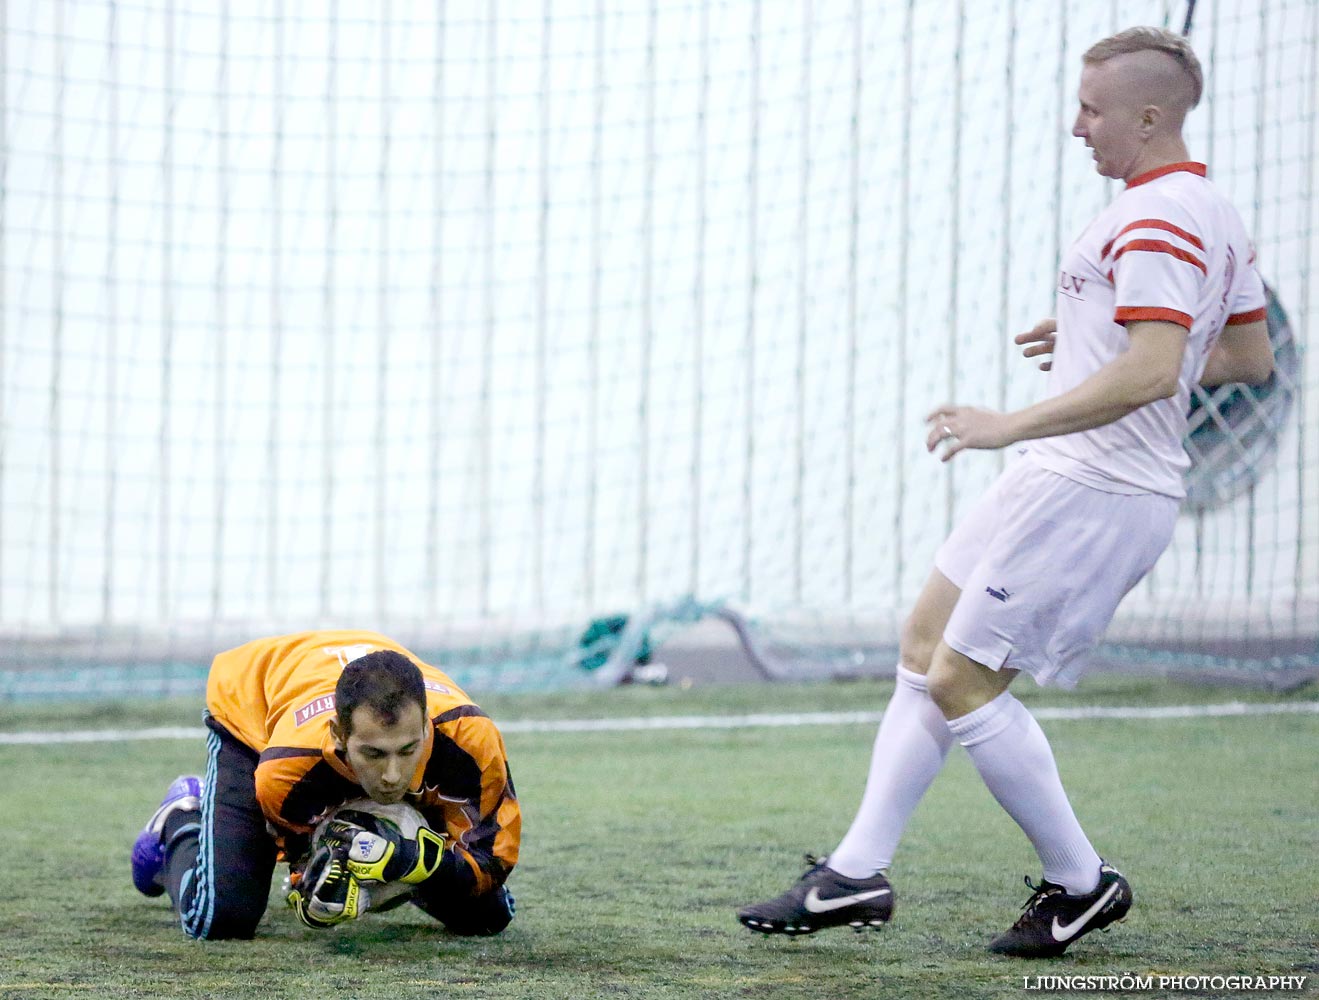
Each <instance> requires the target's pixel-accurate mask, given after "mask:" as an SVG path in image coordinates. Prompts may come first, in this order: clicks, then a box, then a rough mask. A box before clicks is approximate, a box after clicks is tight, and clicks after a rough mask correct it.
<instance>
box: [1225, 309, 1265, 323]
mask: <svg viewBox="0 0 1319 1000" xmlns="http://www.w3.org/2000/svg"><path fill="white" fill-rule="evenodd" d="M1268 317H1269V310H1268V308H1267V307H1264V306H1261V307H1260V308H1258V309H1252V310H1251V311H1250V312H1248V313H1236V314H1235V315H1233V316H1229V317H1228V318H1227V325H1228V326H1241V325H1242V324H1245V323H1258V322H1259V321H1260V320H1263V319H1268Z"/></svg>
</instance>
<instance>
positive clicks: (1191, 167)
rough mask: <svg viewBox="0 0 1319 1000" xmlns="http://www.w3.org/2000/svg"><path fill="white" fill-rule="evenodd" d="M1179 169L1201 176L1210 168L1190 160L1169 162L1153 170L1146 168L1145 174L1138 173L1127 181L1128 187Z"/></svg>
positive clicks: (1173, 172)
mask: <svg viewBox="0 0 1319 1000" xmlns="http://www.w3.org/2000/svg"><path fill="white" fill-rule="evenodd" d="M1179 170H1185V171H1186V172H1187V173H1188V174H1196V175H1197V176H1200V177H1203V176H1205V174H1207V173H1209V168H1208V167H1206V166H1205V165H1204V164H1203V163H1193V162H1191V161H1189V160H1188V161H1187V162H1185V163H1169V164H1168V165H1167V166H1163V167H1155V168H1154V169H1153V170H1146V171H1145V172H1144V173H1143V174H1137V175H1136V176H1135V177H1133V178H1131V180H1129V181H1127V187H1129V188H1134V187H1135V186H1136V185H1137V184H1145V183H1147V182H1148V181H1152V180H1156V179H1158V178H1160V177H1164V176H1166V175H1168V174H1175V173H1177V172H1178V171H1179Z"/></svg>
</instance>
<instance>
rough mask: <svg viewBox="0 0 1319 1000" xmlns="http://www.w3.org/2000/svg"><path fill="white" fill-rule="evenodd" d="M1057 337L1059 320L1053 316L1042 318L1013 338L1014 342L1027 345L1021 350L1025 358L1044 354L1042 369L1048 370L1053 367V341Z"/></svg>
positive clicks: (1041, 363)
mask: <svg viewBox="0 0 1319 1000" xmlns="http://www.w3.org/2000/svg"><path fill="white" fill-rule="evenodd" d="M1057 337H1058V321H1057V320H1056V319H1054V318H1053V317H1052V316H1051V317H1049V318H1048V319H1042V320H1040V321H1039V322H1038V323H1036V324H1035V326H1034V327H1032V328H1031V329H1029V330H1027V331H1026V332H1025V333H1019V334H1017V335H1016V336H1015V337H1013V338H1012V342H1013V343H1014V344H1025V345H1027V346H1026V347H1025V348H1023V349H1022V352H1021V356H1022V357H1023V358H1038V357H1040V356H1041V355H1044V356H1045V357H1044V360H1043V361H1041V362H1040V371H1042V372H1047V371H1048V370H1049V369H1050V368H1052V367H1053V360H1052V358H1053V343H1054V341H1055V340H1056V339H1057Z"/></svg>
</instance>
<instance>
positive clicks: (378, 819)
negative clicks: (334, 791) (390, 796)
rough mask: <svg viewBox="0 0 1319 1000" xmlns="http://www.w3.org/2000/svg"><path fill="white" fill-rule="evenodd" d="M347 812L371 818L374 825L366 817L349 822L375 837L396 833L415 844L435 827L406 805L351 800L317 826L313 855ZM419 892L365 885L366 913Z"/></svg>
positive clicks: (402, 884) (396, 884)
mask: <svg viewBox="0 0 1319 1000" xmlns="http://www.w3.org/2000/svg"><path fill="white" fill-rule="evenodd" d="M345 812H356V813H361V814H365V815H366V816H368V817H370V823H364V822H362V816H360V815H359V816H357V817H345V818H348V819H350V821H351V822H355V823H358V824H360V825H361V826H364V827H366V828H367V829H368V830H370V831H371V832H372V833H382V832H384V831H386V830H392V831H393V832H395V833H398V834H402V835H403V836H404V837H407V838H409V839H411V840H416V838H417V831H418V830H429V829H431V825H430V824H429V823H427V822H426V817H425V816H423V815H422V814H421V813H420V812H419V811H418V810H417V809H415V808H413V807H412V806H410V805H408V804H407V803H406V802H390V803H384V802H377V801H375V800H374V799H351V800H350V801H348V802H345V803H344V804H343V805H341V806H339V807H338V808H337V809H332V810H331V811H330V812H328V813H326V814H325V816H324V818H322V819H321V821H320V823H319V824H317V826H316V832H315V833H313V834H312V840H311V842H312V850H313V851H315V850H316V848H318V847H320V846H321V843H322V841H323V839H324V836H325V830H326V828H327V827H328V826H329V824H330V822H331V821H332V820H333V819H334V818H335V817H336V816H341V814H343V813H345ZM416 889H417V887H416V886H415V885H409V884H408V883H406V882H386V883H381V882H364V883H362V885H361V891H362V892H363V893H364V894H365V896H366V900H365V905H364V906H363V907H362V911H363V912H367V911H370V910H379V909H381V908H382V907H383V906H384V905H385V904H386V903H388V902H390V901H391V900H394V899H397V898H398V897H399V896H403V895H406V894H409V893H412V892H415V891H416Z"/></svg>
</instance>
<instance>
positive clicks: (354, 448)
mask: <svg viewBox="0 0 1319 1000" xmlns="http://www.w3.org/2000/svg"><path fill="white" fill-rule="evenodd" d="M1184 7H1185V5H1184V4H1168V3H1151V2H1139V3H1138V2H1113V3H1108V4H1096V3H1089V2H1085V3H1083V2H1081V0H1067V2H1064V3H1057V4H1047V5H1040V4H1026V3H1022V2H1003V0H1000V2H988V3H975V4H972V3H966V2H962V3H958V4H956V5H954V4H943V3H939V4H935V3H922V2H914V0H912V2H892V0H890V2H886V3H881V4H875V3H861V2H853V3H825V2H821V0H815V2H812V0H804V2H802V3H799V4H791V5H789V4H765V3H760V2H754V0H750V2H740V3H731V4H730V3H715V2H713V0H689V2H684V3H675V4H662V5H661V4H658V3H654V2H652V3H648V4H646V3H635V4H631V3H629V4H618V3H611V4H604V3H600V2H592V3H569V2H564V0H545V2H544V3H543V4H497V3H489V2H483V3H472V4H443V5H438V6H432V5H411V4H403V3H397V2H388V0H386V2H382V3H380V4H378V5H375V6H373V7H372V9H371V10H370V11H369V12H367V11H365V9H364V8H362V7H361V6H359V5H352V4H345V3H336V2H334V0H331V2H329V3H324V2H317V3H311V2H305V3H300V2H296V0H277V2H275V3H273V4H272V3H262V4H256V3H249V2H232V3H227V4H222V5H212V4H191V3H186V2H182V0H170V2H166V0H152V2H147V0H143V2H136V3H128V2H111V0H102V2H79V3H72V2H67V0H53V2H51V3H44V4H30V5H22V4H20V5H14V4H7V5H3V6H0V19H2V20H0V39H2V45H3V48H2V51H3V54H4V60H3V63H4V69H3V77H2V79H3V83H2V84H0V86H2V87H3V90H0V106H2V110H3V114H0V178H2V180H3V183H2V184H0V283H2V284H0V291H2V292H3V295H0V298H2V299H3V307H2V308H0V418H2V421H0V515H2V516H0V637H2V638H3V642H4V649H5V652H4V656H3V667H4V669H3V671H0V698H2V697H6V696H20V695H35V694H42V693H46V694H49V693H58V692H88V691H93V690H101V689H104V690H109V689H112V688H113V689H116V690H118V689H123V690H131V691H136V692H143V691H170V690H174V689H176V688H177V687H179V686H183V687H188V686H193V687H195V685H196V684H197V683H198V679H199V678H200V677H201V676H203V674H204V670H205V667H206V664H207V663H208V661H209V658H210V656H211V655H212V654H213V653H214V652H215V651H216V650H217V649H219V648H223V647H224V646H225V645H228V644H232V643H237V642H241V641H244V640H246V639H247V638H250V637H251V636H253V635H256V634H266V633H270V632H275V631H281V630H286V629H287V630H293V629H304V628H311V627H316V626H338V627H342V626H360V627H369V628H376V629H379V630H381V631H385V632H388V633H390V634H392V635H394V636H395V637H397V638H399V639H401V640H403V641H405V642H408V643H410V644H411V645H413V646H414V647H415V648H416V649H417V650H418V651H419V652H424V653H430V654H431V655H434V656H435V657H436V658H437V659H439V660H440V661H441V662H444V663H445V664H446V665H448V666H449V667H450V668H451V669H452V670H453V671H454V672H455V673H456V674H458V675H459V678H460V679H461V680H463V681H464V682H466V683H469V684H471V685H473V686H474V687H477V688H480V689H490V688H494V687H553V686H560V685H564V684H571V683H577V682H581V681H583V679H584V678H586V677H587V676H588V675H591V673H592V672H590V671H584V670H583V669H581V666H580V664H581V662H582V661H583V660H584V659H585V660H587V661H589V662H590V663H595V662H597V660H598V656H597V655H596V654H598V653H599V652H600V651H601V649H614V648H615V647H614V646H612V645H610V644H611V643H616V642H617V641H618V640H619V639H620V637H622V635H623V633H622V632H620V631H618V630H612V631H611V630H603V631H601V630H599V629H597V630H596V632H594V633H592V632H591V628H592V624H593V623H598V622H599V621H601V620H602V619H603V618H606V617H608V616H619V615H622V616H624V617H625V618H627V617H631V618H633V619H634V620H636V621H639V622H644V623H645V625H646V628H647V630H648V635H647V639H648V641H649V642H651V643H652V644H653V643H655V642H658V641H659V640H661V639H662V638H663V637H664V635H666V634H669V633H670V632H672V631H673V630H675V629H678V628H681V627H683V626H685V625H687V624H689V623H691V622H693V621H695V620H697V619H699V618H701V617H704V616H708V615H719V614H731V615H735V616H736V618H737V620H738V621H740V622H742V623H746V624H749V628H750V632H749V633H748V634H750V635H752V636H753V637H755V638H756V639H757V640H758V641H759V642H760V644H761V648H763V649H766V650H768V649H771V648H772V649H774V650H775V651H776V652H775V653H774V654H773V657H772V658H774V659H776V661H777V662H779V663H780V664H786V666H785V668H784V669H785V670H786V671H787V672H792V671H793V670H794V669H795V670H797V671H798V672H809V670H810V669H811V668H810V666H809V664H811V663H813V662H816V661H820V660H823V661H825V662H830V663H832V662H838V661H841V662H859V661H858V657H863V654H864V653H865V651H868V650H885V649H887V648H889V647H891V646H892V645H893V643H894V641H895V637H896V632H897V627H898V623H899V620H900V616H901V615H902V614H903V612H904V609H905V608H906V607H908V606H909V605H910V602H911V600H912V599H913V597H914V596H915V593H916V592H917V590H918V588H919V587H920V585H921V583H922V582H923V580H924V576H925V574H926V573H927V572H928V568H929V565H930V562H931V557H932V555H933V551H934V549H935V547H936V546H937V545H938V543H939V542H940V541H941V540H942V538H943V536H944V534H945V533H946V531H947V530H948V528H949V527H950V526H951V524H952V523H953V522H954V521H955V519H956V518H957V516H958V514H959V513H960V512H961V511H962V510H963V509H964V508H965V506H966V504H968V503H969V502H970V501H971V500H973V499H974V498H975V497H976V496H977V495H978V494H979V493H980V492H982V491H983V490H984V489H985V488H986V486H987V485H988V483H989V482H990V481H991V480H992V479H993V477H994V476H995V475H996V474H997V473H998V471H999V470H1000V469H1001V466H1002V457H1001V456H998V455H993V454H971V453H968V454H965V455H963V456H962V457H961V458H959V460H958V461H957V462H955V463H953V464H952V465H951V466H949V467H944V466H940V465H939V463H937V462H934V461H932V460H931V459H930V458H929V457H928V456H927V455H925V454H924V450H923V445H922V431H921V428H922V417H923V415H924V413H925V412H926V411H927V410H928V409H929V408H930V407H931V406H933V405H935V404H937V403H939V402H943V401H946V400H948V399H955V400H958V401H962V402H980V403H983V404H986V405H990V406H996V407H1017V406H1021V405H1025V404H1026V403H1029V402H1031V401H1033V400H1034V399H1036V398H1038V396H1039V394H1040V391H1041V388H1042V386H1041V383H1040V380H1039V376H1038V373H1036V372H1035V371H1034V370H1033V368H1032V367H1031V366H1030V365H1029V364H1028V363H1026V362H1023V361H1021V360H1020V359H1017V358H1015V357H1014V354H1013V351H1014V349H1013V348H1012V347H1011V344H1010V338H1011V335H1012V334H1013V333H1014V332H1016V331H1018V330H1021V329H1025V328H1027V327H1029V326H1030V325H1032V324H1033V323H1034V321H1035V320H1036V319H1038V318H1039V317H1041V316H1044V315H1047V314H1048V313H1049V311H1050V310H1051V302H1052V294H1053V291H1052V286H1053V278H1052V276H1053V275H1054V274H1055V273H1056V263H1057V260H1058V258H1059V254H1060V251H1061V249H1062V248H1064V247H1065V246H1066V244H1067V243H1068V242H1069V241H1070V239H1071V238H1072V237H1073V236H1074V235H1075V233H1077V232H1078V231H1079V229H1080V227H1081V226H1082V225H1084V223H1085V222H1086V221H1088V219H1089V218H1090V217H1091V216H1092V215H1093V214H1094V213H1095V212H1096V211H1097V210H1098V209H1099V208H1100V207H1102V206H1103V205H1104V204H1105V203H1106V201H1107V200H1108V199H1109V198H1111V197H1112V196H1113V195H1114V193H1115V190H1114V188H1113V186H1112V185H1111V184H1106V183H1105V182H1104V181H1102V180H1100V179H1098V178H1096V176H1095V175H1094V172H1093V168H1092V166H1091V164H1090V162H1089V160H1088V158H1087V157H1086V156H1084V155H1083V153H1084V151H1083V150H1082V149H1081V148H1080V144H1079V143H1078V142H1077V141H1076V140H1073V139H1071V138H1070V137H1069V136H1068V129H1069V127H1070V122H1071V117H1072V109H1073V106H1074V90H1075V82H1076V75H1077V72H1078V69H1079V65H1080V63H1079V57H1080V53H1081V52H1082V51H1084V49H1085V48H1086V47H1088V45H1089V44H1090V43H1091V42H1093V41H1095V40H1096V39H1098V38H1100V37H1102V36H1104V35H1106V34H1109V33H1111V32H1113V31H1114V30H1117V29H1119V28H1121V27H1124V26H1127V25H1129V24H1133V23H1154V24H1170V23H1171V24H1173V25H1174V26H1177V27H1180V19H1181V17H1182V16H1183V14H1184ZM1192 40H1193V42H1194V43H1195V45H1196V47H1197V49H1198V51H1199V52H1200V53H1201V55H1202V58H1203V61H1204V63H1205V67H1206V75H1207V78H1208V88H1207V93H1206V99H1205V102H1204V103H1203V104H1202V106H1201V107H1200V109H1199V110H1197V111H1196V112H1195V114H1194V115H1193V117H1192V120H1191V122H1190V127H1189V136H1188V139H1189V145H1190V147H1191V149H1192V150H1193V151H1194V152H1195V155H1197V156H1201V155H1202V156H1203V158H1204V159H1206V160H1208V162H1209V163H1210V165H1211V171H1212V177H1213V178H1214V180H1215V181H1216V182H1217V183H1218V184H1219V185H1220V186H1221V187H1223V188H1224V189H1225V190H1226V191H1227V193H1228V194H1229V195H1230V196H1231V197H1232V198H1233V200H1234V201H1235V203H1236V204H1237V205H1238V206H1239V207H1240V209H1241V210H1242V214H1243V216H1244V218H1245V219H1246V222H1247V225H1248V227H1249V228H1250V229H1251V231H1252V233H1253V234H1254V236H1255V239H1256V243H1257V248H1258V252H1259V259H1260V267H1261V270H1262V272H1263V273H1264V274H1265V276H1266V279H1267V280H1268V281H1269V283H1270V285H1271V287H1272V289H1273V290H1274V292H1275V294H1276V309H1275V312H1276V314H1277V316H1285V318H1286V329H1287V331H1288V334H1289V336H1290V338H1291V339H1290V341H1289V343H1291V345H1292V350H1291V355H1290V365H1289V367H1288V368H1287V370H1286V372H1285V379H1286V383H1285V385H1281V383H1280V384H1279V385H1280V386H1281V387H1279V385H1275V386H1274V387H1273V389H1270V390H1269V391H1267V392H1265V393H1262V394H1254V395H1251V396H1250V398H1249V399H1245V398H1242V397H1241V395H1240V394H1239V393H1238V396H1237V397H1236V398H1237V399H1238V402H1239V403H1240V404H1241V406H1239V407H1238V409H1242V410H1243V411H1245V412H1247V413H1249V414H1254V415H1255V417H1256V418H1258V419H1254V420H1253V421H1251V420H1244V421H1239V420H1238V418H1236V417H1232V416H1231V415H1230V413H1227V414H1226V415H1224V416H1221V417H1218V416H1215V417H1214V418H1210V417H1209V416H1208V412H1209V411H1212V412H1213V414H1215V415H1218V414H1219V412H1220V410H1223V411H1225V413H1226V411H1227V410H1229V409H1230V408H1228V407H1223V406H1220V405H1219V404H1221V403H1223V402H1224V400H1225V398H1226V397H1223V398H1220V399H1219V400H1218V402H1217V403H1214V402H1212V401H1210V402H1209V405H1208V409H1207V410H1206V416H1205V417H1204V420H1202V421H1201V422H1202V423H1203V422H1206V421H1207V422H1208V424H1210V425H1211V427H1210V430H1212V431H1215V432H1216V435H1217V436H1213V435H1210V436H1208V437H1205V436H1203V435H1202V438H1201V439H1200V440H1199V441H1198V442H1193V443H1192V449H1191V450H1192V452H1193V454H1194V455H1195V457H1196V460H1197V472H1196V475H1198V476H1199V477H1200V479H1199V480H1197V483H1198V484H1199V486H1200V490H1201V492H1200V493H1199V494H1197V495H1193V502H1192V503H1190V504H1188V506H1187V509H1186V512H1185V514H1184V516H1183V517H1182V519H1181V521H1180V523H1179V526H1178V529H1177V534H1176V537H1175V540H1174V542H1173V544H1172V546H1171V548H1170V550H1169V551H1168V553H1167V554H1166V555H1165V556H1164V558H1163V559H1162V561H1161V562H1160V563H1159V565H1158V567H1157V568H1156V570H1155V571H1154V573H1153V574H1151V576H1150V577H1149V578H1148V579H1147V580H1146V581H1145V582H1144V583H1143V584H1141V585H1140V587H1139V588H1138V589H1137V590H1136V591H1134V592H1133V593H1132V594H1131V595H1130V596H1129V598H1128V599H1127V601H1126V602H1125V603H1124V605H1123V607H1122V609H1120V611H1119V615H1118V619H1117V620H1116V621H1115V623H1114V626H1113V628H1112V629H1111V630H1110V633H1109V641H1110V645H1109V647H1108V649H1107V653H1108V654H1110V655H1116V656H1119V657H1126V658H1128V659H1139V660H1142V661H1149V662H1164V661H1167V662H1172V661H1174V660H1178V658H1180V660H1181V661H1185V662H1194V663H1212V664H1214V665H1217V666H1242V667H1245V668H1246V669H1251V670H1258V669H1263V668H1268V669H1272V668H1277V667H1292V666H1297V665H1300V666H1307V665H1308V666H1312V665H1314V663H1315V658H1316V653H1315V648H1316V646H1319V639H1317V638H1316V636H1317V635H1319V624H1317V622H1319V527H1317V526H1316V525H1317V523H1319V518H1317V517H1316V515H1315V513H1314V512H1315V510H1317V509H1319V508H1317V507H1316V506H1315V502H1314V498H1315V497H1316V496H1319V482H1317V481H1316V480H1317V479H1319V461H1317V460H1316V458H1315V450H1314V449H1315V441H1316V440H1319V411H1317V409H1316V405H1317V404H1316V399H1317V398H1319V396H1317V395H1316V394H1315V393H1314V392H1312V391H1310V390H1312V389H1313V387H1314V383H1315V374H1314V367H1313V364H1312V363H1311V362H1310V361H1309V359H1308V356H1307V353H1306V351H1305V349H1304V347H1305V344H1306V343H1307V340H1308V337H1307V335H1308V333H1309V331H1310V330H1311V329H1312V328H1313V325H1314V322H1315V311H1316V308H1317V306H1316V302H1315V297H1314V294H1313V291H1314V279H1313V278H1312V277H1311V274H1312V265H1313V263H1314V260H1315V244H1316V233H1315V227H1314V225H1313V223H1314V208H1313V204H1314V194H1315V192H1314V185H1315V177H1316V172H1317V171H1319V161H1317V160H1316V141H1315V132H1316V118H1317V109H1316V93H1317V87H1316V83H1317V81H1319V72H1317V71H1316V55H1315V53H1316V51H1319V7H1316V5H1315V4H1314V3H1312V2H1309V0H1290V2H1288V0H1268V2H1265V3H1245V2H1238V3H1232V2H1224V3H1218V4H1215V5H1213V6H1212V7H1211V8H1210V9H1207V10H1206V9H1201V10H1199V11H1198V12H1197V14H1196V18H1195V22H1194V27H1193V34H1192ZM1271 318H1276V317H1274V316H1273V314H1271ZM1276 326H1277V324H1276V323H1275V327H1276ZM1275 332H1276V329H1275ZM1265 411H1267V412H1266V413H1265ZM1261 414H1264V416H1263V417H1261ZM1261 428H1262V429H1261ZM1243 454H1244V455H1245V457H1244V458H1243ZM1206 498H1207V499H1206ZM588 633H590V634H591V635H593V636H594V638H592V639H590V641H588V642H586V643H585V644H584V643H583V641H582V640H583V637H585V636H587V635H588ZM633 638H636V637H633ZM627 641H629V642H632V641H633V639H631V638H630V639H628V640H627ZM602 643H603V644H604V645H601V644H602ZM634 645H635V643H634ZM767 655H768V654H767ZM794 665H796V666H794ZM595 674H596V675H600V676H603V675H601V674H600V672H599V671H596V672H595Z"/></svg>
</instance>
